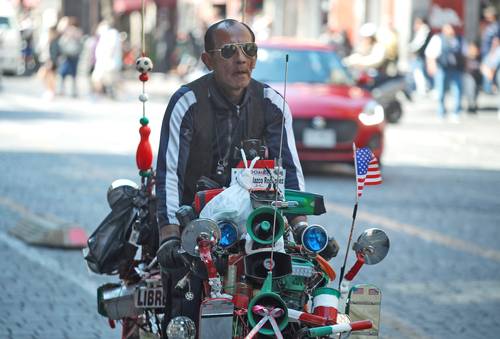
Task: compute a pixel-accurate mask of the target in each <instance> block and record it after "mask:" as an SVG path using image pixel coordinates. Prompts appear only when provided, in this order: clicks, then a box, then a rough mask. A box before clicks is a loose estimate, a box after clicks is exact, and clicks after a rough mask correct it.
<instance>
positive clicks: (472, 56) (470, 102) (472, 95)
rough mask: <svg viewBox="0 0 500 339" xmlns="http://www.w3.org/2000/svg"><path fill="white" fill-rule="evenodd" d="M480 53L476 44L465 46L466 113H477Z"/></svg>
mask: <svg viewBox="0 0 500 339" xmlns="http://www.w3.org/2000/svg"><path fill="white" fill-rule="evenodd" d="M481 79H482V75H481V53H480V51H479V45H478V43H477V42H471V43H469V44H468V46H467V51H466V54H465V72H464V93H465V98H466V100H467V113H470V114H476V113H477V96H478V94H479V88H480V86H481Z"/></svg>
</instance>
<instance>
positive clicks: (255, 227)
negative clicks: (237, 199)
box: [247, 206, 285, 245]
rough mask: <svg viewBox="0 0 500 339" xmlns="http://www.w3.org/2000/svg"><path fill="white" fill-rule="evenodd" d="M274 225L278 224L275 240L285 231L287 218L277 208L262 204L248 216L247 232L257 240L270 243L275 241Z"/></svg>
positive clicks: (264, 243)
mask: <svg viewBox="0 0 500 339" xmlns="http://www.w3.org/2000/svg"><path fill="white" fill-rule="evenodd" d="M275 217H276V222H275ZM273 225H276V226H275V227H276V228H275V230H274V241H276V240H277V239H279V238H280V237H281V236H283V233H285V220H284V219H283V216H282V215H281V213H280V212H279V211H277V210H276V209H275V208H273V207H270V206H262V207H259V208H256V209H255V210H253V212H252V213H251V214H250V216H249V217H248V219H247V232H248V234H249V235H250V237H251V238H252V239H253V240H254V241H255V242H258V243H260V244H263V245H270V244H272V243H273Z"/></svg>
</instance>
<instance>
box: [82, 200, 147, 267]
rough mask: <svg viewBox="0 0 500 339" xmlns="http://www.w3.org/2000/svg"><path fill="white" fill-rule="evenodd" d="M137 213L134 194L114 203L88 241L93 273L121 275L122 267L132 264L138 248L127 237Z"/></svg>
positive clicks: (87, 258)
mask: <svg viewBox="0 0 500 339" xmlns="http://www.w3.org/2000/svg"><path fill="white" fill-rule="evenodd" d="M136 192H137V191H135V194H136ZM137 214H138V209H137V208H136V207H135V206H134V194H128V195H124V196H123V197H121V198H120V199H119V200H118V201H116V202H115V203H114V204H113V209H112V210H111V212H110V213H109V214H108V215H107V217H106V218H105V219H104V220H103V221H102V222H101V224H100V225H99V226H98V227H97V229H96V230H95V231H94V232H93V233H92V234H91V235H90V237H89V239H88V241H87V244H88V253H87V255H86V256H85V260H87V265H88V267H89V268H90V269H91V270H92V271H93V272H95V273H99V274H118V273H119V272H120V268H121V267H122V268H126V267H128V266H130V264H131V263H132V261H133V259H134V256H135V253H136V251H137V247H136V246H134V245H132V244H131V243H129V242H128V240H129V237H130V232H131V230H132V224H133V223H134V221H135V219H136V217H137Z"/></svg>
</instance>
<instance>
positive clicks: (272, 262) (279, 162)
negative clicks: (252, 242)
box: [269, 54, 288, 274]
mask: <svg viewBox="0 0 500 339" xmlns="http://www.w3.org/2000/svg"><path fill="white" fill-rule="evenodd" d="M287 78H288V54H287V55H286V56H285V83H284V89H283V110H282V113H283V118H282V119H281V137H280V151H279V155H278V166H276V165H275V166H274V168H275V169H276V167H277V168H278V173H276V179H277V182H276V194H275V199H274V201H275V206H277V205H278V194H279V183H280V175H281V172H282V171H281V168H282V167H281V166H282V159H281V152H282V150H283V130H284V128H285V108H286V82H287ZM284 194H285V193H284V192H283V195H284ZM277 213H278V208H277V207H275V208H274V220H273V238H272V242H271V246H272V247H271V257H270V259H271V266H270V268H269V271H270V272H271V274H272V272H273V267H274V261H273V258H274V236H275V233H276V214H277Z"/></svg>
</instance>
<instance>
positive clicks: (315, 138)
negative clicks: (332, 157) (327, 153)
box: [302, 128, 337, 148]
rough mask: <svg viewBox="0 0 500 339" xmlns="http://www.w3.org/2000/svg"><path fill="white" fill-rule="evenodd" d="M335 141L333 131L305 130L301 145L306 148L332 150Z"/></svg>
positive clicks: (326, 129)
mask: <svg viewBox="0 0 500 339" xmlns="http://www.w3.org/2000/svg"><path fill="white" fill-rule="evenodd" d="M336 141H337V140H336V137H335V131H334V130H333V129H328V128H325V129H314V128H306V129H304V132H303V134H302V143H303V144H304V146H306V147H315V148H332V147H334V146H335V144H336Z"/></svg>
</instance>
